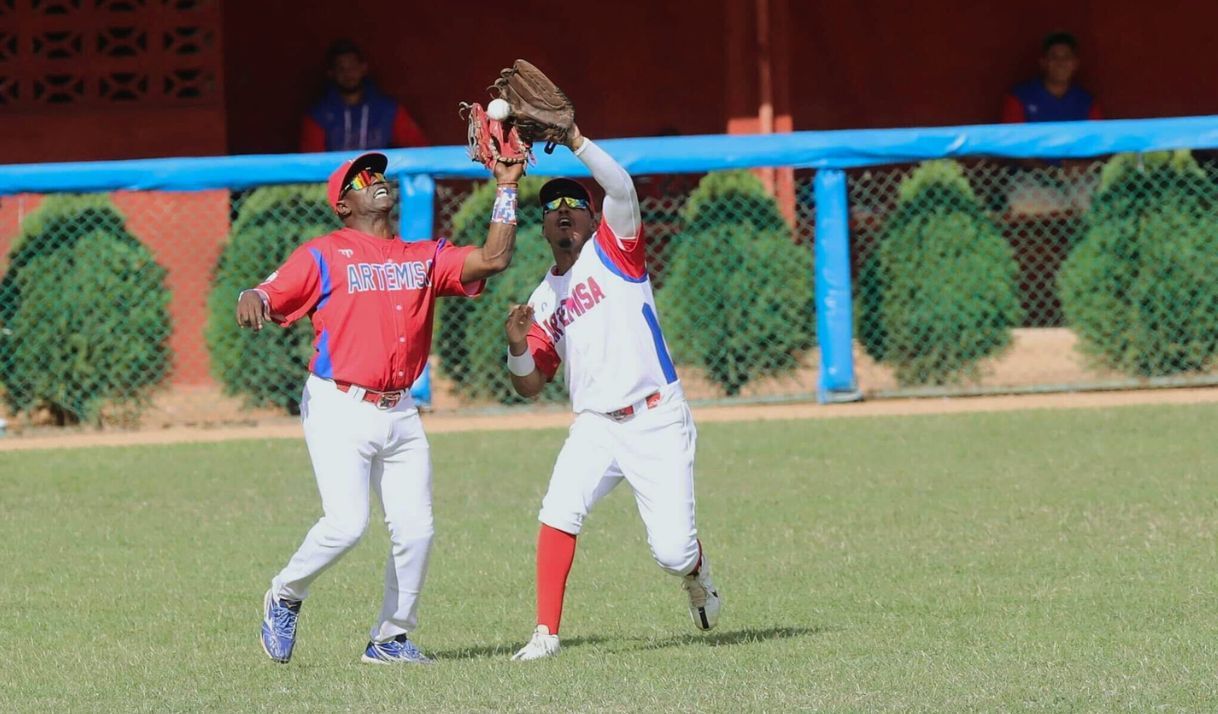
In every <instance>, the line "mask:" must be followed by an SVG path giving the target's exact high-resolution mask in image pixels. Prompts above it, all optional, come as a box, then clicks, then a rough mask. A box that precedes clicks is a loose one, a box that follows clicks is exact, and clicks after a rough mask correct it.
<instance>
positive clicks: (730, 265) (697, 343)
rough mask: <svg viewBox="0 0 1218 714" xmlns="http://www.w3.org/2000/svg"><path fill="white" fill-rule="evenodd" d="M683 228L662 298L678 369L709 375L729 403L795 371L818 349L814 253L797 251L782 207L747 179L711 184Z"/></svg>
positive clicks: (718, 178)
mask: <svg viewBox="0 0 1218 714" xmlns="http://www.w3.org/2000/svg"><path fill="white" fill-rule="evenodd" d="M685 225H686V226H687V229H686V230H685V231H684V232H683V234H682V236H681V237H680V238H679V239H678V240H677V241H676V242H677V243H678V245H679V247H678V249H677V252H676V255H675V256H674V258H673V262H672V265H671V267H670V268H669V270H668V278H667V282H666V283H665V285H664V288H663V289H662V290H660V291H658V292H657V294H656V301H657V307H658V309H659V313H660V317H661V320H662V324H663V326H664V336H665V339H666V340H667V342H668V345H669V348H670V349H671V350H672V357H673V360H674V361H675V362H677V363H678V364H689V365H696V366H699V367H702V368H704V369H705V370H706V372H707V375H708V376H709V377H710V378H711V379H713V380H714V381H715V382H716V383H718V384H719V385H720V386H722V387H723V389H724V391H725V392H726V393H727V394H728V395H736V394H739V393H740V390H741V389H742V388H743V387H744V385H746V384H748V383H749V382H750V381H752V380H755V379H758V378H761V377H764V376H769V375H774V374H780V373H782V372H786V371H790V370H793V369H794V368H795V367H796V366H797V364H798V352H799V351H800V350H806V349H808V348H810V347H811V346H812V345H813V344H814V343H815V318H814V315H813V292H812V285H813V282H812V269H813V267H812V249H811V246H800V245H796V244H795V243H794V242H792V239H791V230H790V228H789V227H788V226H787V224H786V222H785V221H784V220H783V218H782V214H781V212H780V211H779V208H778V204H777V202H776V201H775V200H774V199H773V198H772V197H771V196H770V195H769V194H767V193H766V192H765V189H764V187H763V186H762V184H761V181H760V180H758V179H757V178H756V177H755V176H753V175H752V174H750V173H748V172H744V171H739V172H728V173H725V174H709V175H708V176H706V178H704V179H703V180H702V182H701V183H700V184H699V185H698V188H697V189H695V191H694V192H693V193H692V194H691V195H690V198H689V203H688V204H687V208H686V214H685Z"/></svg>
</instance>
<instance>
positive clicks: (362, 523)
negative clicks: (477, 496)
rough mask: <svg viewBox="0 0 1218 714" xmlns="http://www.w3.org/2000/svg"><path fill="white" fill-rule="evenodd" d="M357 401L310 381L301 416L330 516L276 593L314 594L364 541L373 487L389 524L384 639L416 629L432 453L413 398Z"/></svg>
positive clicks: (379, 628)
mask: <svg viewBox="0 0 1218 714" xmlns="http://www.w3.org/2000/svg"><path fill="white" fill-rule="evenodd" d="M355 395H356V392H355V390H353V391H352V392H342V391H339V389H338V387H337V386H335V384H334V383H333V382H331V381H329V380H326V379H322V378H320V377H317V376H315V375H309V379H308V381H307V382H306V383H305V388H304V398H303V399H302V401H301V405H300V406H301V418H302V420H303V422H304V432H305V442H306V443H307V444H308V447H309V456H310V458H312V460H313V471H314V473H315V475H316V477H317V490H318V492H319V493H320V494H321V507H322V512H323V515H322V517H321V520H319V521H318V522H317V524H316V525H314V526H313V528H312V529H311V530H310V531H309V533H308V535H306V536H305V540H304V543H302V544H301V546H300V549H299V550H297V551H296V554H295V555H293V556H292V559H291V561H290V562H289V563H288V565H287V567H285V568H284V569H283V570H282V571H281V572H280V573H279V574H278V575H276V576H275V579H274V580H273V581H272V582H271V590H272V593H273V594H274V595H275V596H276V597H282V598H288V599H291V600H303V599H305V598H306V597H307V596H308V594H309V585H310V584H312V582H313V580H314V579H315V578H316V577H317V576H318V575H320V574H321V573H322V572H323V571H325V570H326V568H329V567H330V566H331V565H333V564H334V563H336V562H338V559H339V558H341V557H342V556H343V555H344V554H345V553H346V552H347V551H348V550H350V549H351V548H352V547H354V546H355V544H356V543H358V542H359V539H360V537H361V536H363V534H364V530H365V529H366V528H367V527H368V516H369V489H371V490H373V491H375V492H376V494H377V496H379V497H380V501H381V505H382V507H383V508H384V513H385V523H386V524H387V525H388V526H389V543H390V545H389V560H388V563H387V564H386V567H385V598H384V602H383V603H382V605H381V614H380V617H379V618H378V620H377V622H376V624H375V625H373V627H372V640H373V641H375V642H384V641H387V640H390V639H393V638H394V637H395V636H397V635H399V634H401V633H404V632H406V633H408V632H410V631H412V630H413V629H414V628H415V625H416V624H417V614H416V611H417V609H418V600H419V592H420V591H421V590H422V588H423V580H424V578H425V577H426V576H427V557H428V553H429V551H430V549H431V538H432V534H433V530H434V525H433V521H432V514H431V452H430V448H429V446H428V443H427V435H426V434H424V433H423V424H422V420H421V419H420V418H419V411H418V409H417V408H415V406H414V403H413V402H412V401H411V399H410V398H409V397H406V398H404V399H403V400H402V401H401V402H399V403H398V404H397V405H396V406H394V407H393V408H392V409H378V408H377V407H376V405H374V404H371V403H368V402H364V401H360V400H358V399H357V398H356V396H355Z"/></svg>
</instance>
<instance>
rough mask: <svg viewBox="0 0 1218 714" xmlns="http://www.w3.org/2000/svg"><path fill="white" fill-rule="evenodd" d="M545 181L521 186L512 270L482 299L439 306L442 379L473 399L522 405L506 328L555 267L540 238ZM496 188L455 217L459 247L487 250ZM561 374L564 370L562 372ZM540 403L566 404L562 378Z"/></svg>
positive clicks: (472, 198)
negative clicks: (512, 310) (517, 306)
mask: <svg viewBox="0 0 1218 714" xmlns="http://www.w3.org/2000/svg"><path fill="white" fill-rule="evenodd" d="M543 183H545V180H544V179H540V178H535V177H526V178H524V179H523V180H521V182H520V193H519V198H518V201H519V211H518V214H517V221H518V223H517V227H516V235H517V238H516V253H515V255H514V256H513V258H512V267H510V268H508V270H507V272H505V273H503V274H502V275H496V276H494V277H492V278H491V279H490V280H488V281H487V284H486V291H485V292H483V294H482V295H480V296H479V297H478V298H477V299H474V300H462V299H458V298H447V299H444V300H441V301H440V308H439V318H438V324H437V326H436V333H437V334H436V346H437V350H438V352H439V355H440V365H441V367H442V370H443V375H444V376H445V377H447V378H448V379H451V380H452V381H453V385H454V388H455V389H456V391H457V393H458V394H460V395H461V396H463V397H466V398H468V399H474V400H494V401H498V402H501V403H504V404H517V403H520V402H523V401H524V400H523V399H521V398H520V397H519V396H517V395H516V392H515V391H514V390H513V389H512V382H511V379H510V377H509V375H508V371H507V367H506V366H505V364H504V361H505V358H506V355H507V338H506V337H504V333H503V323H504V321H505V320H506V319H507V311H508V307H509V306H510V305H511V304H513V303H524V302H527V301H528V299H529V296H530V295H531V294H532V293H533V289H534V288H536V287H537V285H538V283H540V282H541V281H542V279H543V278H544V277H545V275H546V271H547V270H549V268H550V266H552V265H553V264H554V256H553V254H552V253H551V252H550V246H549V244H547V243H546V241H545V239H543V238H542V237H541V207H540V206H539V205H538V203H537V193H538V191H540V190H541V186H542V184H543ZM494 203H495V184H494V182H488V183H485V184H483V185H481V186H479V187H478V188H477V189H475V190H474V191H473V193H471V194H470V195H469V197H468V198H466V199H465V202H464V203H463V204H461V208H460V209H458V210H457V213H456V214H455V215H454V216H453V236H452V241H453V243H454V244H457V245H482V243H483V241H485V240H486V231H487V225H488V221H489V220H490V216H491V208H492V206H494ZM560 374H561V368H560ZM539 398H540V399H542V400H544V401H551V402H561V401H565V400H566V399H567V391H566V388H565V387H564V385H563V380H562V379H561V377H556V379H555V380H554V381H553V382H551V383H550V384H548V385H547V386H546V388H545V389H544V390H543V391H542V393H541V395H540V397H539Z"/></svg>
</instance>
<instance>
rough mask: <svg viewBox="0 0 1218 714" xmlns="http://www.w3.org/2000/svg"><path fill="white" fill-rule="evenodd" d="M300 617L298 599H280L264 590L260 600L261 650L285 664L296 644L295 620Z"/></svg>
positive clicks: (290, 657)
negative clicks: (264, 593) (264, 592)
mask: <svg viewBox="0 0 1218 714" xmlns="http://www.w3.org/2000/svg"><path fill="white" fill-rule="evenodd" d="M299 617H300V601H299V600H280V599H276V598H274V597H272V596H271V591H270V590H267V591H266V597H265V598H263V601H262V650H263V651H264V652H266V656H267V657H270V658H271V659H272V660H274V661H276V662H278V663H280V664H287V662H288V660H290V659H292V648H293V647H295V646H296V620H297V619H298V618H299Z"/></svg>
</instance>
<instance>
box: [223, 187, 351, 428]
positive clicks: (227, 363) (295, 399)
mask: <svg viewBox="0 0 1218 714" xmlns="http://www.w3.org/2000/svg"><path fill="white" fill-rule="evenodd" d="M341 227H342V224H341V223H340V222H339V220H338V217H337V216H335V215H334V212H333V211H332V210H331V209H330V207H329V206H328V205H327V204H326V196H325V187H324V186H321V185H311V184H310V185H290V186H267V187H264V188H259V189H257V190H255V191H253V192H251V193H250V194H249V195H248V196H247V197H246V198H245V200H244V201H243V202H242V204H241V207H240V210H239V212H238V214H237V218H236V220H234V221H233V226H232V230H231V232H230V233H229V239H228V245H226V246H225V247H224V252H223V253H222V254H221V255H220V262H219V263H218V264H217V266H216V274H215V279H214V281H213V284H212V291H211V295H210V296H209V298H208V319H207V328H206V337H207V346H208V349H209V351H210V353H211V370H212V374H213V375H215V377H216V378H217V379H218V380H220V382H221V383H222V384H223V385H224V390H225V392H227V393H228V394H234V395H241V396H243V397H244V398H245V401H246V403H247V404H250V405H252V406H276V407H279V408H282V409H284V410H285V411H287V412H289V413H292V414H298V413H299V412H300V396H301V388H302V385H303V384H304V378H305V376H306V372H307V371H308V366H309V360H310V359H312V357H313V326H312V324H310V322H309V320H305V319H302V320H299V321H297V322H296V324H294V325H292V326H291V327H290V328H287V329H283V328H280V327H278V326H276V325H269V326H267V327H265V328H263V329H262V331H261V332H254V331H253V330H243V329H241V328H239V327H237V321H236V309H237V296H238V295H239V294H240V292H241V291H242V290H244V289H246V288H250V287H253V286H255V285H257V284H258V283H260V282H262V281H263V280H264V279H265V278H266V276H267V275H269V274H270V273H271V272H272V271H274V270H275V269H276V268H278V267H279V266H280V265H282V264H283V261H284V260H286V259H287V257H288V255H290V254H291V252H292V251H293V250H295V249H296V248H297V247H298V246H299V245H300V244H301V243H304V242H305V241H307V240H309V239H311V238H315V237H317V236H320V235H325V234H326V233H330V232H331V231H334V230H336V229H338V228H341Z"/></svg>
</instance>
